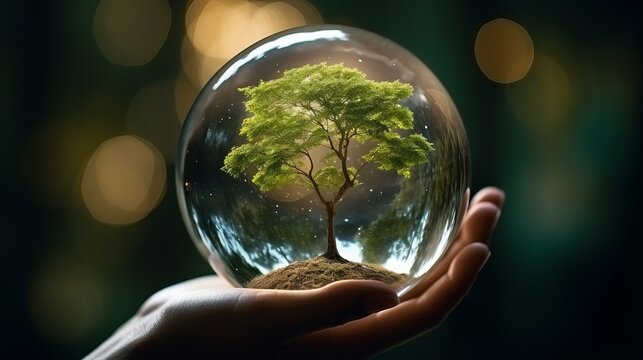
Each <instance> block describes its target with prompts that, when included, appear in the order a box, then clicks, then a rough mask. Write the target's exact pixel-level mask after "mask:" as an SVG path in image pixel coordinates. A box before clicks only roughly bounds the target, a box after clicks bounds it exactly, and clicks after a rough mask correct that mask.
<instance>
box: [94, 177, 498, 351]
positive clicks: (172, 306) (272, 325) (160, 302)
mask: <svg viewBox="0 0 643 360" xmlns="http://www.w3.org/2000/svg"><path fill="white" fill-rule="evenodd" d="M503 200H504V194H503V193H502V192H501V191H500V190H498V189H495V188H486V189H483V190H481V191H480V192H479V193H478V194H477V195H476V196H475V197H474V199H473V200H472V202H471V206H470V208H469V210H468V212H467V214H466V216H465V218H464V221H463V223H462V226H461V227H460V230H459V232H458V235H457V237H456V239H455V241H454V243H453V244H452V245H451V247H450V250H449V251H448V252H447V254H446V255H445V256H444V257H443V259H442V260H441V261H440V262H439V263H438V264H437V265H436V266H435V267H434V269H433V270H432V271H431V273H430V274H429V275H428V276H427V277H426V278H425V279H423V280H422V282H421V283H420V284H418V285H417V286H416V287H415V288H414V291H413V292H411V293H408V294H405V295H404V296H403V297H402V299H401V300H402V301H401V303H399V305H398V302H399V301H400V300H399V299H398V298H397V295H396V293H395V291H394V290H393V289H392V288H390V287H389V286H387V285H385V284H383V283H380V282H377V281H369V280H346V281H339V282H336V283H333V284H330V285H328V286H325V287H323V288H321V289H315V290H302V291H287V290H254V289H241V288H231V287H230V286H229V285H228V284H227V283H226V282H225V281H224V280H222V279H220V278H218V277H215V276H207V277H203V278H198V279H195V280H190V281H187V282H183V283H180V284H177V285H174V286H171V287H169V288H166V289H164V290H161V291H160V292H158V293H156V294H155V295H153V296H152V297H151V298H150V299H149V300H148V301H146V302H145V304H143V306H142V307H141V309H140V310H139V312H138V313H137V314H136V315H135V316H134V317H133V318H132V319H131V320H129V321H128V322H127V323H126V324H124V325H123V326H122V327H121V328H119V329H118V330H117V331H116V333H115V334H114V335H113V336H112V337H110V338H109V339H107V340H106V341H105V343H103V344H102V345H101V346H100V347H98V348H97V349H96V350H95V351H94V352H92V353H91V354H89V355H88V357H87V358H88V359H102V358H121V357H127V358H137V357H154V358H173V357H181V358H191V357H197V356H198V357H218V358H257V357H259V358H260V357H280V358H284V357H286V358H288V357H301V356H306V357H314V358H318V357H320V358H346V357H349V358H367V357H371V356H373V355H376V354H378V353H381V352H383V351H385V350H387V349H390V348H392V347H395V346H398V345H400V344H402V343H404V342H407V341H409V340H411V339H413V338H415V337H417V336H419V335H421V334H423V333H425V332H427V331H430V330H431V329H433V328H435V327H437V326H438V325H439V324H440V323H441V322H442V321H443V320H444V319H445V318H446V316H447V315H448V314H449V313H450V312H451V310H452V309H453V308H455V306H456V305H457V304H458V303H459V302H460V300H461V299H462V298H463V297H464V296H465V295H466V293H467V292H468V290H469V288H470V287H471V285H472V284H473V282H474V281H475V278H476V275H477V273H478V271H479V270H480V269H481V268H482V266H483V265H484V263H485V262H486V260H487V258H488V256H489V249H488V247H487V246H488V244H489V241H490V238H491V233H492V231H493V228H494V226H495V224H496V222H497V220H498V217H499V215H500V207H501V206H502V202H503ZM385 309H387V310H385Z"/></svg>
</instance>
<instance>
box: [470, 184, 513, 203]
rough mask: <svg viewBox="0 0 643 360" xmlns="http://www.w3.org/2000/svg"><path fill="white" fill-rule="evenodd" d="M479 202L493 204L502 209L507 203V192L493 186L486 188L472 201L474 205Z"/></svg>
mask: <svg viewBox="0 0 643 360" xmlns="http://www.w3.org/2000/svg"><path fill="white" fill-rule="evenodd" d="M479 202H491V203H494V204H495V205H496V206H498V207H499V208H502V206H503V205H504V203H505V192H504V191H502V190H501V189H499V188H497V187H493V186H487V187H484V188H482V189H480V191H478V192H477V193H476V195H475V196H474V197H473V199H471V204H472V205H473V204H476V203H479Z"/></svg>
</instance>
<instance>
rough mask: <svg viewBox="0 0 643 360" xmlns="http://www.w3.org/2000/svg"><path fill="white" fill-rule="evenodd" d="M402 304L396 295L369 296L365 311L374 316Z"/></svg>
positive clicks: (365, 303)
mask: <svg viewBox="0 0 643 360" xmlns="http://www.w3.org/2000/svg"><path fill="white" fill-rule="evenodd" d="M399 303H400V298H398V297H397V295H394V294H377V295H369V296H366V297H365V298H364V311H366V313H367V314H373V313H376V312H378V311H382V310H384V309H388V308H392V307H393V306H395V305H397V304H399Z"/></svg>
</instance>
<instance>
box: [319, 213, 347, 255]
mask: <svg viewBox="0 0 643 360" xmlns="http://www.w3.org/2000/svg"><path fill="white" fill-rule="evenodd" d="M325 205H326V234H327V238H326V241H327V245H326V252H325V253H324V255H323V256H324V257H325V258H327V259H331V260H344V258H342V257H341V256H340V255H339V252H338V251H337V240H336V239H335V204H334V203H332V202H330V201H329V202H326V204H325Z"/></svg>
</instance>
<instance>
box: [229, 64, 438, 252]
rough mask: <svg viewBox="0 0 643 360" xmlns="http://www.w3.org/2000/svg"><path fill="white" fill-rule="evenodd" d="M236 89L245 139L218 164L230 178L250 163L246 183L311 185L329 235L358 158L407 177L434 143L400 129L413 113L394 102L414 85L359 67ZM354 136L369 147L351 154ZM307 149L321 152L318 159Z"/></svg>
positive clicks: (323, 67) (310, 69)
mask: <svg viewBox="0 0 643 360" xmlns="http://www.w3.org/2000/svg"><path fill="white" fill-rule="evenodd" d="M239 90H240V91H241V92H243V93H244V94H245V95H246V96H247V98H248V100H247V101H246V102H245V106H246V109H247V110H248V111H249V112H250V113H251V114H252V116H250V117H247V118H245V119H244V120H243V123H242V125H241V129H240V135H242V136H245V137H246V138H247V142H246V143H244V144H241V145H239V146H235V147H233V148H232V150H231V151H230V153H228V155H227V156H226V157H225V159H224V166H223V168H222V170H223V171H225V172H227V173H229V174H231V175H233V176H235V177H236V176H239V175H241V174H242V173H244V172H245V171H246V170H247V169H248V168H250V167H254V168H256V173H255V174H254V175H253V177H252V182H253V183H254V184H255V185H257V186H258V187H259V189H260V190H261V191H264V192H265V191H269V190H271V189H274V188H279V187H281V186H284V185H286V184H291V183H297V184H300V185H302V186H304V187H307V188H312V189H314V190H315V192H316V194H317V196H318V197H319V199H320V201H321V202H322V203H323V204H324V205H325V206H326V209H327V211H328V221H329V228H328V230H329V242H330V241H331V240H330V237H331V235H332V218H333V217H334V210H333V209H334V205H335V204H336V203H337V202H338V201H339V200H340V199H341V198H342V196H343V195H344V194H345V193H346V191H347V190H349V189H350V188H352V187H354V186H355V185H357V184H358V176H359V173H360V170H361V169H362V167H363V166H364V164H366V163H368V162H372V163H375V164H377V166H378V168H379V169H380V170H391V171H396V172H397V173H398V174H399V175H401V176H404V177H407V178H408V177H410V175H411V168H412V167H414V166H416V165H418V164H422V163H425V162H427V161H428V154H429V152H430V151H432V150H433V145H432V144H431V143H430V142H428V140H427V139H426V138H425V137H424V136H422V135H421V134H411V135H408V136H403V135H401V134H400V132H399V131H400V130H410V129H412V128H413V114H412V112H411V111H410V110H409V109H408V108H407V107H405V106H402V105H401V104H400V101H401V100H403V99H405V98H408V97H409V96H411V94H412V92H413V89H412V87H411V86H410V85H408V84H405V83H401V82H399V81H393V82H388V81H379V82H378V81H372V80H368V79H367V78H366V74H364V73H363V72H361V71H359V70H358V69H351V68H348V67H346V66H344V65H342V64H336V65H327V64H326V63H321V64H316V65H305V66H302V67H298V68H294V69H290V70H287V71H285V72H284V74H283V76H282V77H281V78H278V79H275V80H271V81H261V82H260V83H259V84H258V85H257V86H249V87H245V88H241V89H239ZM352 142H357V143H361V144H363V143H366V142H369V144H372V148H371V149H370V150H369V151H368V152H366V153H365V154H364V155H362V156H361V157H360V158H359V161H355V159H350V160H351V161H349V156H350V155H351V154H349V150H350V147H349V145H350V144H351V143H352ZM313 149H323V151H325V152H326V153H325V156H324V158H323V160H322V161H321V162H317V163H315V161H314V160H313V155H312V152H311V151H312V150H313ZM352 165H354V166H352ZM333 241H334V236H333Z"/></svg>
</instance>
